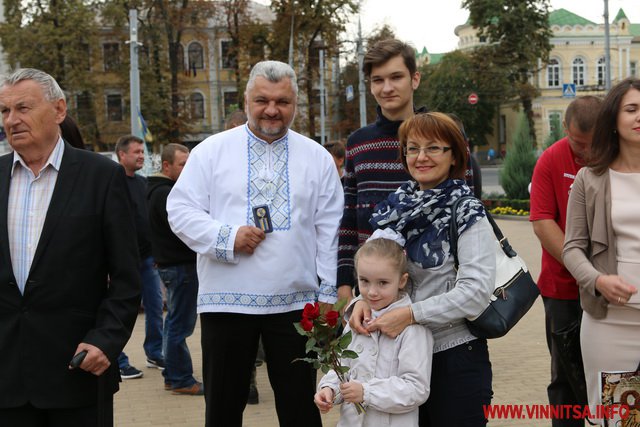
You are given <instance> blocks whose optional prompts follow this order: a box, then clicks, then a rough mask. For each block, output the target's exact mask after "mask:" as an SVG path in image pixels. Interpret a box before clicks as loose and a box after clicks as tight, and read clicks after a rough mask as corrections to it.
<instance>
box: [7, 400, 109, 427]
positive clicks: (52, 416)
mask: <svg viewBox="0 0 640 427" xmlns="http://www.w3.org/2000/svg"><path fill="white" fill-rule="evenodd" d="M98 409H99V408H98V405H97V404H96V405H91V406H84V407H80V408H60V409H40V408H35V407H34V406H33V405H31V404H26V405H24V406H20V407H18V408H0V427H15V426H19V427H88V426H92V427H93V426H101V427H103V426H104V427H110V426H113V395H109V396H106V397H105V401H104V403H103V406H102V407H101V408H100V409H101V410H102V411H103V412H102V413H101V414H100V415H101V416H102V424H100V423H99V422H98V413H99V410H98Z"/></svg>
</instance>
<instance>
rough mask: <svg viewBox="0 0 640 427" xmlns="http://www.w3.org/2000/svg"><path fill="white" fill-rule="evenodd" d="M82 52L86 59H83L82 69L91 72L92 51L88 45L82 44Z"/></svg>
mask: <svg viewBox="0 0 640 427" xmlns="http://www.w3.org/2000/svg"><path fill="white" fill-rule="evenodd" d="M80 50H81V51H82V54H83V56H84V58H83V59H82V67H83V69H84V70H87V71H89V70H91V49H90V48H89V44H88V43H81V44H80Z"/></svg>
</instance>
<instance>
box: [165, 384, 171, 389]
mask: <svg viewBox="0 0 640 427" xmlns="http://www.w3.org/2000/svg"><path fill="white" fill-rule="evenodd" d="M164 389H165V390H167V391H169V390H171V384H169V383H164Z"/></svg>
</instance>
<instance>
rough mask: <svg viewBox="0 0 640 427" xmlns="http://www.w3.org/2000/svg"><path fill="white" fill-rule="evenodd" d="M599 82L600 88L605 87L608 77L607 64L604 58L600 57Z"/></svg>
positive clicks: (598, 66) (598, 67)
mask: <svg viewBox="0 0 640 427" xmlns="http://www.w3.org/2000/svg"><path fill="white" fill-rule="evenodd" d="M596 72H597V75H596V77H597V80H598V86H604V83H605V78H606V75H607V64H606V63H605V59H604V56H602V57H600V59H598V65H597V71H596Z"/></svg>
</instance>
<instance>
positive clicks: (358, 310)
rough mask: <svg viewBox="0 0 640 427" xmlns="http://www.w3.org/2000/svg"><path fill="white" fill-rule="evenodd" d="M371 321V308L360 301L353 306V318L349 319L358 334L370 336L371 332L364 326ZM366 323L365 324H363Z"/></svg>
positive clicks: (350, 324) (352, 328)
mask: <svg viewBox="0 0 640 427" xmlns="http://www.w3.org/2000/svg"><path fill="white" fill-rule="evenodd" d="M370 320H371V308H369V305H368V304H367V303H366V302H365V301H362V300H360V301H358V302H356V303H355V304H354V305H353V310H352V312H351V317H350V318H349V326H351V330H353V331H355V333H356V334H360V335H366V336H369V335H370V334H369V331H368V330H367V328H366V327H365V326H364V324H367V323H369V321H370ZM363 323H364V324H363Z"/></svg>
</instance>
